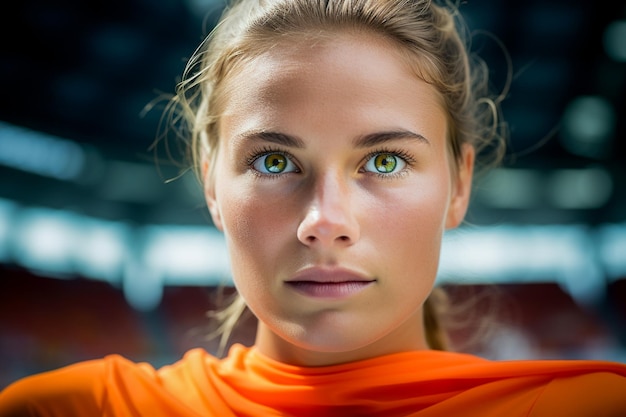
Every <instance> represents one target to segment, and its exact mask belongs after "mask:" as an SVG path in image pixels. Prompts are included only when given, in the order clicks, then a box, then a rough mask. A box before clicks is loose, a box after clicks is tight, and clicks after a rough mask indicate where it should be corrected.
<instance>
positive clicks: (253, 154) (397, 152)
mask: <svg viewBox="0 0 626 417" xmlns="http://www.w3.org/2000/svg"><path fill="white" fill-rule="evenodd" d="M273 153H277V154H279V155H283V156H285V157H286V158H289V159H290V160H291V161H292V163H294V164H295V165H296V166H297V164H296V163H295V162H294V160H295V157H294V156H293V155H292V154H290V153H289V152H286V151H284V150H281V149H277V148H272V147H269V146H264V147H262V148H259V149H254V150H252V151H250V154H249V156H248V157H247V158H246V160H245V164H246V166H247V167H248V168H251V170H252V171H253V172H254V174H256V175H258V176H260V177H278V176H280V175H281V174H266V173H262V172H259V171H257V170H256V169H252V167H253V165H254V163H255V162H256V161H257V160H258V159H259V158H262V157H263V156H265V155H269V154H273ZM384 153H387V154H391V155H394V156H396V157H399V158H401V159H402V160H403V161H404V162H405V163H406V167H405V168H404V169H403V170H401V171H399V172H394V173H391V174H383V173H377V172H370V171H367V172H366V173H368V174H372V175H376V176H377V177H379V178H383V179H393V178H397V177H399V176H401V175H404V174H405V173H406V170H407V169H409V168H411V167H413V165H414V164H415V162H416V161H415V158H413V156H412V155H411V154H409V153H408V152H406V151H404V150H401V149H391V148H379V149H376V150H375V151H372V152H370V153H368V154H367V155H366V156H365V157H364V158H363V160H362V162H361V166H364V165H365V163H367V161H369V160H370V159H372V158H374V157H375V156H377V155H380V154H384ZM360 170H362V168H359V171H360Z"/></svg>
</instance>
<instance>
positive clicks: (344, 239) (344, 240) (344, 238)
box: [339, 236, 350, 242]
mask: <svg viewBox="0 0 626 417" xmlns="http://www.w3.org/2000/svg"><path fill="white" fill-rule="evenodd" d="M339 240H341V241H342V242H347V241H349V240H350V238H349V237H348V236H339Z"/></svg>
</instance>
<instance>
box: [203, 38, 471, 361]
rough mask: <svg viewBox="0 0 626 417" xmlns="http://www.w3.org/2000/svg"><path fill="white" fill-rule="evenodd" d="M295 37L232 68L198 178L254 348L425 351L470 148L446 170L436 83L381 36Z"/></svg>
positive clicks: (316, 356) (461, 205) (300, 352)
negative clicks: (252, 327)
mask: <svg viewBox="0 0 626 417" xmlns="http://www.w3.org/2000/svg"><path fill="white" fill-rule="evenodd" d="M288 42H289V41H283V42H282V43H278V44H277V45H276V46H275V47H274V48H272V49H271V50H270V51H269V52H266V53H264V54H262V55H261V56H259V57H257V58H255V59H254V60H253V61H252V62H251V63H249V64H246V66H245V68H244V69H243V70H241V71H238V72H237V73H236V74H234V75H232V76H231V78H230V79H229V81H228V82H229V84H228V91H229V92H228V96H227V98H226V101H225V104H224V109H223V110H224V113H223V117H222V118H221V120H220V130H219V133H220V139H219V140H220V150H219V155H218V157H217V162H216V165H215V171H214V172H215V176H214V182H210V181H208V182H207V187H206V195H207V202H208V205H209V209H210V211H211V214H212V217H213V219H214V221H215V224H216V225H217V227H219V228H220V229H221V230H223V231H224V233H225V237H226V241H227V244H228V249H229V253H230V256H231V262H232V272H233V278H234V281H235V285H236V287H237V289H238V291H239V292H240V294H241V295H242V296H243V297H244V299H245V301H246V303H247V304H248V306H249V307H250V309H251V310H252V311H253V312H254V314H255V315H256V316H257V317H258V319H259V327H258V332H257V340H256V347H257V349H258V350H259V351H261V352H262V353H264V354H266V355H268V356H270V357H272V358H274V359H277V360H280V361H283V362H287V363H293V364H300V365H326V364H333V363H340V362H346V361H351V360H357V359H363V358H367V357H372V356H376V355H381V354H385V353H393V352H398V351H406V350H414V349H424V348H427V346H426V343H425V340H424V336H423V329H422V313H421V309H422V303H423V302H424V300H425V299H426V297H427V296H428V294H429V293H430V291H431V288H432V286H433V283H434V280H435V277H436V273H437V267H438V262H439V252H440V246H441V239H442V234H443V232H444V230H445V229H446V228H450V227H455V226H457V225H458V224H459V222H460V221H461V220H462V218H463V216H464V214H465V210H466V207H467V203H468V198H469V188H470V182H471V171H472V164H473V151H472V149H471V148H470V147H467V149H466V150H465V154H464V155H465V156H464V160H463V161H462V162H461V166H460V168H459V170H458V175H457V174H455V175H456V176H455V177H453V174H452V172H453V171H451V166H452V163H451V161H450V155H449V154H448V152H447V146H446V117H445V113H444V111H443V110H442V107H441V104H440V103H441V101H440V99H439V97H438V95H437V93H436V92H435V90H434V89H433V88H432V87H431V86H429V85H428V84H426V83H425V82H423V81H421V80H420V79H418V78H416V77H415V76H414V75H413V73H411V71H410V69H409V68H408V66H407V65H406V64H405V63H404V61H403V60H402V59H401V58H400V57H399V54H397V53H396V51H395V50H394V49H393V47H392V46H391V45H390V44H388V43H386V42H385V41H383V40H382V39H379V38H377V37H374V36H372V37H364V36H363V35H362V34H361V35H358V36H354V35H348V34H340V35H337V36H336V38H334V39H333V40H332V41H322V42H318V43H314V42H308V43H306V42H292V43H288Z"/></svg>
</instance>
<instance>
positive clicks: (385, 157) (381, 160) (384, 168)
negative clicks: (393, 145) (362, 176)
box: [364, 152, 406, 174]
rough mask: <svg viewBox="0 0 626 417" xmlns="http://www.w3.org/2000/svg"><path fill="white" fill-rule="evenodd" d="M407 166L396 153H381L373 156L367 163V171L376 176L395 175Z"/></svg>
mask: <svg viewBox="0 0 626 417" xmlns="http://www.w3.org/2000/svg"><path fill="white" fill-rule="evenodd" d="M405 166H406V162H405V161H404V159H402V158H401V157H399V156H398V155H396V154H394V153H389V152H381V153H376V154H374V155H372V156H371V157H370V158H369V159H368V160H367V162H366V163H365V167H364V169H365V171H369V172H373V173H376V174H393V173H397V172H399V171H402V170H403V169H404V167H405Z"/></svg>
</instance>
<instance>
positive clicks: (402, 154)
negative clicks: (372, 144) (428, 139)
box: [361, 148, 416, 180]
mask: <svg viewBox="0 0 626 417" xmlns="http://www.w3.org/2000/svg"><path fill="white" fill-rule="evenodd" d="M383 153H387V154H390V155H394V156H396V157H398V158H400V159H402V160H403V161H404V162H405V163H406V167H404V169H402V170H401V171H398V172H393V173H391V174H383V173H379V172H370V171H367V173H368V174H372V175H376V176H377V177H379V178H382V179H386V180H388V179H394V178H398V177H400V176H403V175H405V174H406V171H407V170H408V169H410V168H412V167H413V166H414V165H415V162H416V160H415V158H414V157H413V156H412V155H411V154H409V153H408V152H406V151H404V150H402V149H391V148H379V149H376V150H374V151H372V152H370V153H368V154H367V155H366V156H365V158H363V162H362V163H361V165H362V166H364V165H365V164H366V163H367V161H369V160H370V159H372V158H374V157H375V156H377V155H380V154H383Z"/></svg>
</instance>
